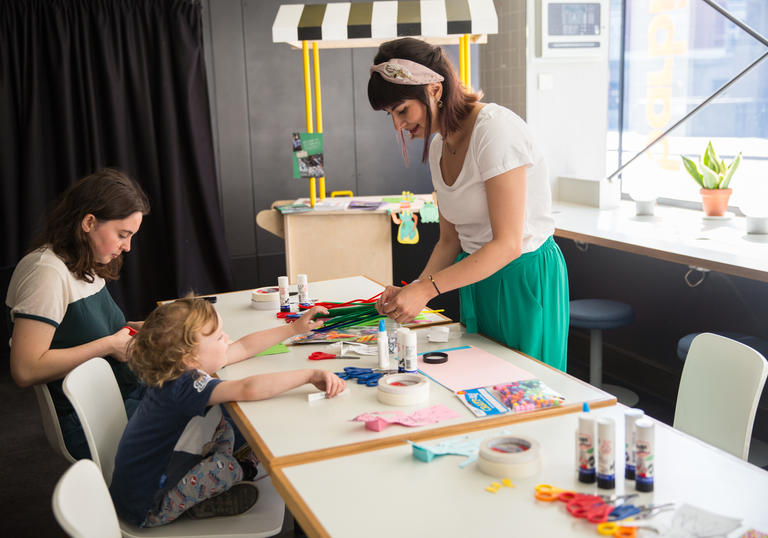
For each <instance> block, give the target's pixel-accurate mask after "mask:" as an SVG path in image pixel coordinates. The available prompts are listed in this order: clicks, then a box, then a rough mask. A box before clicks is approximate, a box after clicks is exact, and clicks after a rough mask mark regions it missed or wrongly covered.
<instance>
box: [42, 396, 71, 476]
mask: <svg viewBox="0 0 768 538" xmlns="http://www.w3.org/2000/svg"><path fill="white" fill-rule="evenodd" d="M32 388H33V389H34V390H35V397H36V398H37V405H38V407H39V408H40V418H42V420H43V431H44V432H45V438H46V439H48V443H49V444H50V445H51V448H53V449H54V450H55V451H56V452H58V453H59V454H61V455H62V456H64V458H66V460H67V461H68V462H69V463H74V462H75V458H73V457H72V455H71V454H70V453H69V450H67V445H66V443H64V436H63V435H62V434H61V425H60V424H59V416H58V415H57V414H56V407H55V406H54V405H53V399H52V398H51V391H49V390H48V385H46V384H45V383H43V384H41V385H34V386H33V387H32Z"/></svg>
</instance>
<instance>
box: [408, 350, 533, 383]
mask: <svg viewBox="0 0 768 538" xmlns="http://www.w3.org/2000/svg"><path fill="white" fill-rule="evenodd" d="M440 351H442V352H444V353H448V362H444V363H441V364H427V363H425V362H424V360H423V359H422V358H421V356H419V370H420V371H421V372H422V373H423V374H424V375H426V376H427V377H429V378H430V379H432V380H434V381H435V382H437V383H440V384H441V385H442V386H444V387H445V388H447V389H448V390H452V391H453V392H457V391H459V390H465V389H475V388H479V387H488V386H491V385H498V384H500V383H512V382H514V381H522V380H524V379H534V378H535V377H536V376H534V375H533V374H531V373H530V372H526V371H525V370H523V369H522V368H518V367H517V366H515V365H514V364H512V363H510V362H508V361H505V360H504V359H502V358H500V357H497V356H496V355H492V354H490V353H488V352H487V351H483V350H482V349H479V348H476V347H474V346H463V347H457V348H450V349H441V350H440Z"/></svg>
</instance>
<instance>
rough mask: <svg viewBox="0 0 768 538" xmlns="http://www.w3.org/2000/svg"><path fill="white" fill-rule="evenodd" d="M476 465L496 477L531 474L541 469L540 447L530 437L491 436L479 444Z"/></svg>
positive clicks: (518, 476)
mask: <svg viewBox="0 0 768 538" xmlns="http://www.w3.org/2000/svg"><path fill="white" fill-rule="evenodd" d="M477 466H478V468H479V469H480V470H481V471H482V472H484V473H485V474H487V475H490V476H493V477H496V478H500V477H509V478H526V477H528V476H533V475H535V474H536V473H538V472H539V471H540V470H541V447H540V446H539V442H538V441H536V440H535V439H531V438H530V437H522V436H513V435H503V436H501V437H491V438H490V439H486V440H485V441H483V442H482V444H481V445H480V453H479V455H478V458H477Z"/></svg>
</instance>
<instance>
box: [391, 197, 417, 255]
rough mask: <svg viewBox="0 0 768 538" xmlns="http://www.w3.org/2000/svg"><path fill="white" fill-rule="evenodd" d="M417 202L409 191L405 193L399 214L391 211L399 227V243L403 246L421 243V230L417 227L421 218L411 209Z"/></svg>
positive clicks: (393, 220)
mask: <svg viewBox="0 0 768 538" xmlns="http://www.w3.org/2000/svg"><path fill="white" fill-rule="evenodd" d="M414 200H416V197H415V195H414V194H413V193H412V192H409V191H403V194H402V196H401V202H400V209H399V212H393V211H391V210H390V211H389V215H390V216H391V217H392V222H394V223H395V224H397V225H398V227H397V242H398V243H401V244H403V245H415V244H416V243H418V242H419V230H418V228H416V225H417V224H418V223H419V217H417V216H416V214H415V213H414V212H413V210H412V209H411V203H412V202H413V201H414Z"/></svg>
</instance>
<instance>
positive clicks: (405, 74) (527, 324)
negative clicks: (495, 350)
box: [368, 38, 568, 370]
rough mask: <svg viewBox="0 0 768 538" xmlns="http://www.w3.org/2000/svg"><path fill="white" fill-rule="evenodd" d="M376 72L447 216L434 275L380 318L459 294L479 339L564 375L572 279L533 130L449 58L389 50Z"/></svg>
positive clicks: (396, 294)
mask: <svg viewBox="0 0 768 538" xmlns="http://www.w3.org/2000/svg"><path fill="white" fill-rule="evenodd" d="M373 64H374V65H372V66H371V76H370V79H369V81H368V100H369V101H370V103H371V106H372V107H373V108H374V109H375V110H384V111H386V112H387V114H390V115H391V116H392V121H393V123H394V127H395V130H396V131H400V134H401V137H402V136H403V133H404V132H407V133H408V135H409V136H410V138H423V139H424V151H423V153H422V161H424V162H426V161H427V159H429V168H430V172H431V174H432V184H433V186H434V189H435V191H436V192H437V200H438V207H439V209H440V239H439V240H438V242H437V244H436V245H435V248H434V250H433V251H432V255H431V256H430V258H429V261H428V262H427V265H426V267H424V269H423V270H422V272H421V274H420V276H419V278H418V280H415V281H414V282H412V283H411V284H409V285H408V286H405V287H403V288H398V287H394V286H388V287H387V289H386V290H385V291H384V293H383V294H382V296H381V298H380V299H379V302H378V303H377V306H378V308H379V311H380V312H382V313H384V314H387V315H389V316H390V317H391V318H393V319H394V320H396V321H398V322H400V323H404V322H408V321H410V320H412V319H413V318H414V317H415V316H416V315H417V314H418V313H419V312H420V311H421V309H422V308H424V306H425V305H426V304H427V302H428V301H429V300H430V299H432V298H433V297H435V296H437V295H439V294H441V293H445V292H446V291H450V290H454V289H456V288H459V295H460V298H461V320H462V322H463V323H464V324H465V325H466V327H467V331H468V332H478V331H479V332H481V333H482V334H485V335H486V336H489V337H490V338H493V339H494V340H497V341H499V342H502V343H504V344H506V345H507V346H509V347H511V348H514V349H518V350H520V351H522V352H523V353H526V354H528V355H530V356H532V357H535V358H537V359H540V360H542V361H544V362H546V363H547V364H549V365H551V366H553V367H555V368H558V369H560V370H565V367H566V344H567V338H568V277H567V272H566V268H565V261H564V260H563V256H562V253H561V252H560V249H559V248H558V246H557V244H556V243H555V241H554V239H553V238H552V235H553V233H554V219H553V218H552V215H551V193H550V187H549V180H548V177H547V168H546V164H545V162H544V158H543V156H542V154H541V152H540V151H539V149H538V148H537V147H536V145H535V144H534V143H533V140H532V138H531V134H530V132H529V130H528V126H527V125H526V124H525V122H524V121H523V120H522V119H520V117H518V116H517V115H516V114H515V113H514V112H512V111H511V110H508V109H506V108H504V107H502V106H499V105H496V104H493V103H488V104H485V103H481V102H480V100H479V99H480V97H481V95H478V94H475V93H471V92H469V91H468V90H467V89H465V88H463V87H462V86H461V85H460V83H459V79H458V77H457V75H456V72H455V71H454V69H453V67H452V66H451V64H450V63H449V61H448V59H447V58H446V56H445V54H444V53H443V51H442V49H441V48H440V47H433V46H432V45H429V44H428V43H425V42H423V41H420V40H418V39H412V38H404V39H398V40H395V41H389V42H387V43H384V44H382V45H381V46H380V47H379V51H378V53H377V54H376V57H375V58H374V61H373ZM432 135H434V136H432ZM430 137H432V141H431V142H430Z"/></svg>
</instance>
